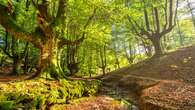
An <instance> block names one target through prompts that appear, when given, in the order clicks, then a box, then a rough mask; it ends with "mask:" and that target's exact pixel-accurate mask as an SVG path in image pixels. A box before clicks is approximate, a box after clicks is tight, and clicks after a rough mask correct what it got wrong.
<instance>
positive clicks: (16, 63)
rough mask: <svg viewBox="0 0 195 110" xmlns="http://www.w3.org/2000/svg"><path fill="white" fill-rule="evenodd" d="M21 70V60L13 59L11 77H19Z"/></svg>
mask: <svg viewBox="0 0 195 110" xmlns="http://www.w3.org/2000/svg"><path fill="white" fill-rule="evenodd" d="M21 70H22V68H21V60H20V59H19V58H18V57H14V58H13V70H12V74H13V75H19V74H21V73H22V71H21Z"/></svg>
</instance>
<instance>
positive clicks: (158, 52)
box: [152, 36, 163, 57]
mask: <svg viewBox="0 0 195 110" xmlns="http://www.w3.org/2000/svg"><path fill="white" fill-rule="evenodd" d="M152 43H153V45H154V51H155V53H154V56H156V57H159V56H161V55H162V54H163V52H162V48H161V43H160V37H158V36H156V37H155V38H154V39H153V40H152Z"/></svg>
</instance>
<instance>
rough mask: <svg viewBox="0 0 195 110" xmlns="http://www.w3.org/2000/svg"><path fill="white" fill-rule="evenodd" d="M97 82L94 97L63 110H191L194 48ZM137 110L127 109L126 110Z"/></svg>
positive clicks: (194, 107)
mask: <svg viewBox="0 0 195 110" xmlns="http://www.w3.org/2000/svg"><path fill="white" fill-rule="evenodd" d="M1 71H3V70H1ZM23 78H24V76H21V77H20V79H23ZM13 79H17V77H15V76H9V75H7V74H2V75H0V81H10V80H13ZM101 80H102V81H103V84H102V88H101V89H100V92H99V94H97V97H92V98H88V99H84V100H81V101H79V104H78V103H77V104H72V105H71V106H67V107H66V108H65V110H79V109H80V110H96V109H97V110H126V109H127V106H126V105H129V103H130V104H133V105H136V106H138V107H139V109H140V110H159V109H162V110H195V46H191V47H185V48H181V49H179V50H177V51H175V52H171V53H168V54H166V55H164V56H162V57H160V58H152V59H147V60H145V61H142V62H139V63H137V64H134V65H131V66H128V67H124V68H121V69H119V70H116V71H113V72H110V73H108V74H106V75H105V76H104V77H103V78H101ZM114 99H116V100H117V101H115V100H114ZM118 101H119V102H118ZM124 103H125V104H124ZM117 104H119V106H117ZM121 104H122V105H125V106H121ZM112 105H113V106H112ZM94 107H95V108H96V109H94ZM137 109H138V108H137V107H135V106H131V109H130V110H137Z"/></svg>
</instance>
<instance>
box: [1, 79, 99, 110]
mask: <svg viewBox="0 0 195 110" xmlns="http://www.w3.org/2000/svg"><path fill="white" fill-rule="evenodd" d="M99 86H100V82H99V81H67V80H65V79H63V80H60V81H45V80H40V79H39V80H30V81H23V82H12V83H1V84H0V101H1V102H3V103H5V102H6V101H7V103H12V104H8V105H10V106H11V107H13V106H14V108H21V109H24V110H32V109H33V110H39V109H43V110H44V109H46V107H47V106H50V105H54V104H66V103H68V102H69V101H71V100H73V99H77V98H80V97H83V96H91V95H94V94H95V93H96V92H97V91H98V88H99ZM11 107H7V108H11ZM0 110H1V109H0ZM2 110H4V109H2Z"/></svg>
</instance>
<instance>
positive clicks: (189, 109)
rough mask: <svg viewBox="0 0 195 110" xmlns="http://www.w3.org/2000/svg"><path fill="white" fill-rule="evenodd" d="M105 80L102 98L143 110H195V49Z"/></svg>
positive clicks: (139, 65)
mask: <svg viewBox="0 0 195 110" xmlns="http://www.w3.org/2000/svg"><path fill="white" fill-rule="evenodd" d="M102 80H103V87H102V89H101V93H100V94H104V95H105V94H107V95H111V96H112V95H113V94H115V95H118V97H122V98H125V99H127V100H129V101H130V102H132V103H134V104H136V105H140V106H142V107H141V110H155V109H157V110H158V109H159V108H158V107H160V108H162V107H163V110H164V109H165V110H166V109H170V110H172V109H174V110H175V109H185V110H194V109H195V46H191V47H185V48H182V49H179V50H177V51H175V52H171V53H168V54H166V55H164V56H162V57H161V58H153V59H150V60H145V61H142V62H140V63H138V64H134V65H132V66H129V67H125V68H122V69H119V70H116V71H113V72H111V73H109V74H107V75H106V76H105V77H103V78H102ZM113 91H114V92H115V93H113Z"/></svg>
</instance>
